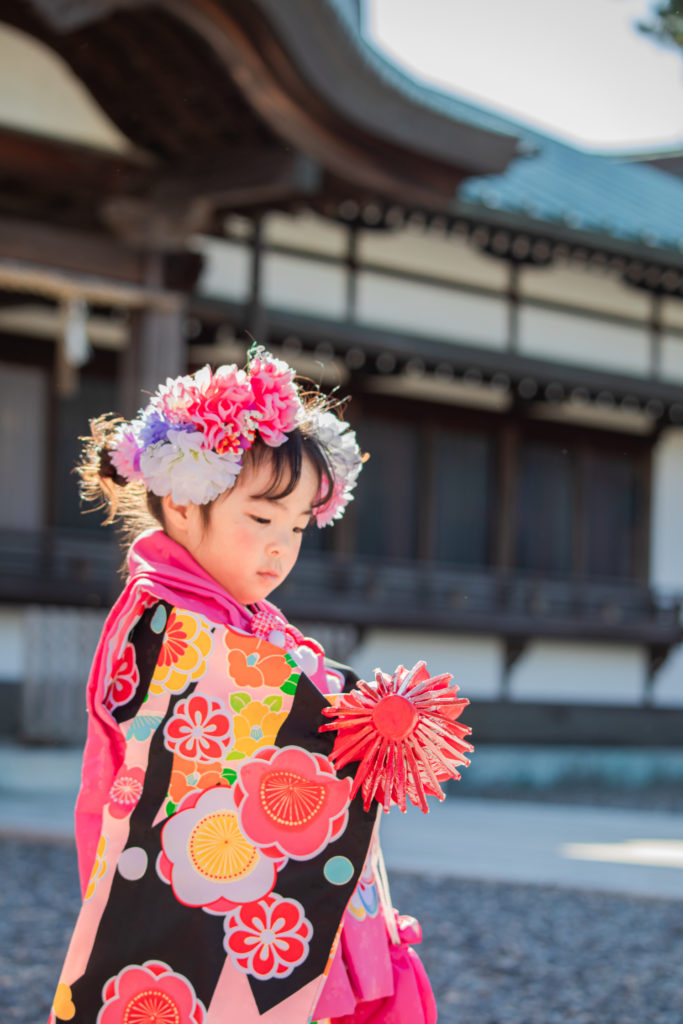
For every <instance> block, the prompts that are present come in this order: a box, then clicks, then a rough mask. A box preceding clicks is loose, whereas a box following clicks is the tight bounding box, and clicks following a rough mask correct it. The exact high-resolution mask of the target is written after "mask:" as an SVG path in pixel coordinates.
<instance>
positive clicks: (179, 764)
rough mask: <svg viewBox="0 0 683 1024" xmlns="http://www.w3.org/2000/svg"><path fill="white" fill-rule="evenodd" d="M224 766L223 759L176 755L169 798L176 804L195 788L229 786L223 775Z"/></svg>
mask: <svg viewBox="0 0 683 1024" xmlns="http://www.w3.org/2000/svg"><path fill="white" fill-rule="evenodd" d="M223 768H224V764H223V762H222V761H212V762H209V763H207V762H206V761H203V762H202V761H190V760H188V759H187V758H184V757H178V756H177V755H175V756H174V758H173V768H172V769H171V781H170V784H169V787H168V795H169V798H170V799H171V800H172V801H173V803H174V804H179V803H180V801H181V800H182V799H183V797H184V796H186V795H187V793H191V792H192V791H193V790H197V789H211V787H212V786H227V785H228V783H227V781H226V780H225V779H224V778H223V776H222V775H221V772H222V770H223Z"/></svg>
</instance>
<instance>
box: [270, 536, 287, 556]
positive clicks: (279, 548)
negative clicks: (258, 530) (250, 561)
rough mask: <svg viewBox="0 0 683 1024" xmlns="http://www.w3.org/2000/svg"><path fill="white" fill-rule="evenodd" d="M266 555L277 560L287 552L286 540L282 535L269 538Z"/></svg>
mask: <svg viewBox="0 0 683 1024" xmlns="http://www.w3.org/2000/svg"><path fill="white" fill-rule="evenodd" d="M267 550H268V554H269V555H271V556H272V557H273V558H278V557H279V556H280V555H282V554H283V553H284V552H285V551H286V550H287V538H286V537H285V535H284V534H280V533H278V534H277V535H276V536H274V537H271V538H270V540H269V541H268V548H267Z"/></svg>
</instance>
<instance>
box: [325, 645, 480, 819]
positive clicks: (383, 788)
mask: <svg viewBox="0 0 683 1024" xmlns="http://www.w3.org/2000/svg"><path fill="white" fill-rule="evenodd" d="M452 678H453V677H452V676H451V675H448V674H443V675H438V676H430V674H429V672H428V671H427V666H426V665H425V663H424V661H419V662H418V663H417V664H416V665H414V666H413V668H411V669H410V671H408V670H407V669H406V668H404V667H403V665H399V667H398V668H397V669H396V671H395V672H394V674H393V676H389V675H387V674H386V673H385V672H381V671H380V670H379V669H377V671H376V672H375V682H374V683H366V682H365V681H363V680H361V681H360V682H359V683H358V685H357V687H356V688H355V689H354V690H351V691H350V692H349V693H342V694H339V696H337V697H335V698H334V705H333V706H332V707H329V708H325V709H324V710H323V714H324V715H326V716H327V717H328V718H333V719H334V721H333V722H327V723H325V724H324V725H321V726H320V731H321V732H327V731H328V730H331V729H334V730H336V731H337V736H336V737H335V741H334V748H333V750H332V753H331V754H330V760H331V761H333V762H334V765H335V767H336V768H337V769H339V768H343V767H344V765H346V764H348V763H349V762H350V761H359V762H360V763H359V765H358V768H357V770H356V776H355V779H354V783H353V787H352V789H351V796H355V795H356V793H357V792H358V790H359V789H360V790H361V792H362V794H363V806H364V808H365V810H366V811H367V810H368V809H369V807H370V804H371V803H372V800H373V799H377V800H378V801H379V802H380V803H381V804H382V806H383V807H384V810H385V811H388V810H389V807H390V806H391V805H392V804H397V805H398V806H399V807H400V808H401V810H402V811H405V810H406V806H407V804H406V798H407V799H408V800H410V802H411V803H413V804H415V805H416V806H418V807H420V808H421V810H422V811H424V813H425V814H426V813H428V811H429V808H428V806H427V797H428V796H436V797H438V799H439V800H443V799H444V797H445V794H444V792H443V790H442V789H441V786H440V783H441V782H443V781H445V780H446V779H459V778H460V773H459V771H458V767H460V766H463V765H465V766H466V765H468V764H469V763H470V762H469V759H468V758H467V756H466V754H467V753H468V752H470V751H472V750H473V749H474V748H473V747H472V745H471V744H470V743H468V742H467V740H466V739H465V737H466V736H469V734H470V732H471V729H470V728H469V727H468V726H466V725H462V724H461V723H460V722H458V721H456V719H457V718H459V716H460V714H461V713H462V711H463V708H465V707H466V706H467V705H468V704H469V701H468V700H467V699H466V698H465V697H458V696H457V692H458V689H457V687H456V686H451V685H450V681H451V679H452Z"/></svg>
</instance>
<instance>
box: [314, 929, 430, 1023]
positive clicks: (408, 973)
mask: <svg viewBox="0 0 683 1024" xmlns="http://www.w3.org/2000/svg"><path fill="white" fill-rule="evenodd" d="M396 923H397V925H398V933H399V938H400V940H401V941H400V943H399V945H396V946H394V945H392V946H390V948H389V953H390V956H391V967H392V973H393V981H394V991H393V995H390V996H386V997H385V998H383V999H373V1000H371V1001H369V1002H365V1001H363V1002H359V1003H358V1004H357V1005H356V1007H355V1009H354V1010H353V1012H352V1013H350V1014H346V1015H344V1016H340V1015H339V1014H338V1013H337V1015H336V1016H332V1018H331V1019H332V1024H436V1021H437V1010H436V1002H435V1000H434V994H433V992H432V987H431V985H430V983H429V978H428V977H427V974H426V971H425V969H424V967H423V966H422V962H421V960H420V958H419V956H418V955H417V953H416V952H415V950H414V949H413V948H412V946H411V945H410V943H411V942H420V941H421V939H422V930H421V929H420V925H419V923H418V922H417V921H416V919H415V918H414V917H407V916H406V917H399V916H398V915H396Z"/></svg>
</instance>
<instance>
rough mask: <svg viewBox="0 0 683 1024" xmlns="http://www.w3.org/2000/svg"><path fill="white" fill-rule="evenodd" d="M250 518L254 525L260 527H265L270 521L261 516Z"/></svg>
mask: <svg viewBox="0 0 683 1024" xmlns="http://www.w3.org/2000/svg"><path fill="white" fill-rule="evenodd" d="M250 518H251V519H253V520H254V522H255V523H260V524H261V525H262V526H267V525H268V523H269V522H270V519H264V518H263V517H262V516H250Z"/></svg>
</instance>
